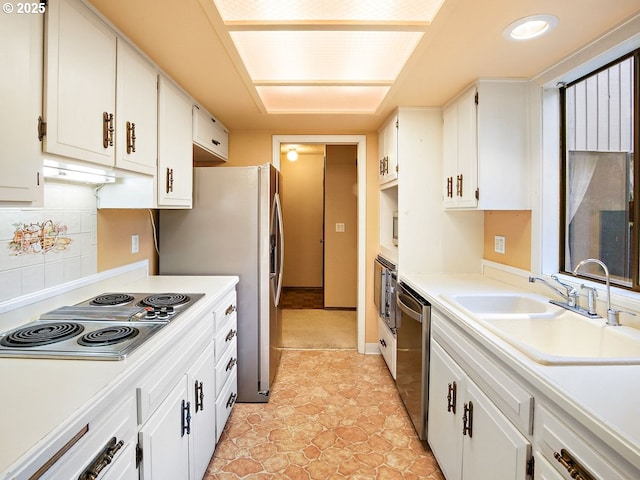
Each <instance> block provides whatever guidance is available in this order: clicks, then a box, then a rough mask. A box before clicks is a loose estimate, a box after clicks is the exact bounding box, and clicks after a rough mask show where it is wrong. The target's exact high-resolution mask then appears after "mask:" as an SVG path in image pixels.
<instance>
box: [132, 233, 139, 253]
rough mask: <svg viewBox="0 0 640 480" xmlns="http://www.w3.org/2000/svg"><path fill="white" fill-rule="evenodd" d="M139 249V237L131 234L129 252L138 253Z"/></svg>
mask: <svg viewBox="0 0 640 480" xmlns="http://www.w3.org/2000/svg"><path fill="white" fill-rule="evenodd" d="M139 251H140V237H139V236H138V235H131V253H138V252H139Z"/></svg>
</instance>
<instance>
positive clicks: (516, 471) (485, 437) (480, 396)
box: [428, 341, 531, 480]
mask: <svg viewBox="0 0 640 480" xmlns="http://www.w3.org/2000/svg"><path fill="white" fill-rule="evenodd" d="M429 398H430V399H429V433H428V440H429V444H430V446H431V448H432V450H433V453H434V454H435V456H436V459H437V460H438V463H439V465H440V467H441V469H442V471H443V473H444V475H445V477H446V478H447V480H458V479H474V480H482V479H486V480H501V479H505V480H519V479H522V480H525V479H526V478H527V475H528V473H527V468H528V465H529V463H528V462H529V459H530V457H531V444H530V443H529V441H528V440H527V439H526V438H525V437H524V436H523V435H522V434H521V433H520V432H519V431H518V430H517V429H516V428H515V427H514V426H513V425H512V424H511V422H510V421H509V420H508V419H507V418H506V417H505V416H504V415H503V414H502V412H501V411H500V410H499V409H498V408H497V407H496V406H495V404H494V403H493V402H492V401H491V400H490V399H489V398H488V397H487V396H486V395H485V394H484V393H483V392H482V390H480V388H479V387H478V386H477V385H476V384H475V383H474V382H473V381H472V380H471V379H470V378H469V377H468V376H467V374H466V373H465V371H464V370H463V369H462V368H461V367H460V366H459V365H458V364H457V363H456V362H455V361H454V360H453V359H452V358H451V357H450V356H449V355H448V354H447V353H446V352H445V350H444V349H443V348H442V347H441V346H440V345H439V344H438V343H437V342H436V341H432V350H431V364H430V387H429Z"/></svg>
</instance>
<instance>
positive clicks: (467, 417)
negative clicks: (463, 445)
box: [462, 401, 473, 438]
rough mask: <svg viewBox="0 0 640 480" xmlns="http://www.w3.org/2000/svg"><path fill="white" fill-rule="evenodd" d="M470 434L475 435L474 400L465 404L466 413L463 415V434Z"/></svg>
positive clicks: (470, 435)
mask: <svg viewBox="0 0 640 480" xmlns="http://www.w3.org/2000/svg"><path fill="white" fill-rule="evenodd" d="M467 433H468V434H469V438H471V437H473V402H471V401H469V403H465V404H464V414H463V415H462V435H466V434H467Z"/></svg>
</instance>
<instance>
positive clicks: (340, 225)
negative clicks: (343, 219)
mask: <svg viewBox="0 0 640 480" xmlns="http://www.w3.org/2000/svg"><path fill="white" fill-rule="evenodd" d="M336 232H340V233H344V223H336Z"/></svg>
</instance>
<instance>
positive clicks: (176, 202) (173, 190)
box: [158, 75, 193, 208]
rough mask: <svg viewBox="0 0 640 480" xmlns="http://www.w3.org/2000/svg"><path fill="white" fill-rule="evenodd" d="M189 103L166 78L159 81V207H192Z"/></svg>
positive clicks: (161, 76) (161, 77)
mask: <svg viewBox="0 0 640 480" xmlns="http://www.w3.org/2000/svg"><path fill="white" fill-rule="evenodd" d="M192 105H193V104H192V102H191V99H190V98H189V97H187V96H186V95H185V94H184V93H182V91H181V90H180V89H179V88H178V87H176V86H175V85H174V84H173V83H172V82H171V81H170V80H169V79H167V78H166V77H164V76H163V75H160V82H159V84H158V207H161V208H162V207H165V208H174V207H175V208H191V201H192V188H193V147H192V144H193V143H192V136H193V134H192V131H191V121H192V119H191V109H192Z"/></svg>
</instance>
